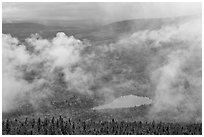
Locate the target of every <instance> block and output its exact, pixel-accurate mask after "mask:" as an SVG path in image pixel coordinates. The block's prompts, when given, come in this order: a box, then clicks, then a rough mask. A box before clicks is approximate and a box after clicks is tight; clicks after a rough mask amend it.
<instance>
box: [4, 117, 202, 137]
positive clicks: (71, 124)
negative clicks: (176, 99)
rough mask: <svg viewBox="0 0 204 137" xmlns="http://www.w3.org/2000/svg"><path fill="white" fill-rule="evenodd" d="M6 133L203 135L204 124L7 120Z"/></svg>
mask: <svg viewBox="0 0 204 137" xmlns="http://www.w3.org/2000/svg"><path fill="white" fill-rule="evenodd" d="M2 134H3V135H202V123H193V124H190V123H165V122H156V121H151V122H142V121H133V122H127V121H116V120H115V119H112V120H111V121H92V120H86V121H82V120H80V119H78V120H75V121H73V120H72V119H70V118H63V117H62V116H60V117H57V118H56V117H52V118H40V117H39V118H37V119H35V118H33V119H28V118H25V119H24V120H18V119H12V120H11V119H6V120H3V122H2Z"/></svg>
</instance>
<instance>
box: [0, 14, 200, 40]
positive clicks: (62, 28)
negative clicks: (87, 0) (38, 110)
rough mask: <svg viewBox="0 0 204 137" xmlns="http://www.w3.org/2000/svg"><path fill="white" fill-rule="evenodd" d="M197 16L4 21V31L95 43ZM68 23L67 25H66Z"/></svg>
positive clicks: (23, 36)
mask: <svg viewBox="0 0 204 137" xmlns="http://www.w3.org/2000/svg"><path fill="white" fill-rule="evenodd" d="M196 17H200V15H197V16H184V17H175V18H152V19H151V18H150V19H149V18H148V19H134V20H124V21H119V22H113V23H111V24H107V25H87V24H85V25H83V23H73V22H72V23H63V25H61V24H60V21H59V23H56V22H55V23H51V25H45V24H40V23H30V22H22V23H19V22H18V23H3V24H2V33H5V34H11V35H12V36H14V37H17V38H19V39H20V40H24V39H25V38H27V37H29V36H30V35H31V34H35V33H39V34H40V35H41V36H42V37H44V38H52V37H54V36H55V35H56V33H57V32H65V33H66V34H67V35H68V36H70V35H73V36H75V37H76V38H79V39H88V40H90V41H92V42H95V43H99V44H100V43H101V42H103V43H107V42H112V41H115V40H117V39H118V38H120V37H121V36H123V35H128V34H131V33H133V32H136V31H141V30H146V29H148V30H154V29H159V28H161V27H162V26H165V25H171V24H175V23H181V22H184V21H186V20H189V19H191V18H196ZM66 24H67V25H66Z"/></svg>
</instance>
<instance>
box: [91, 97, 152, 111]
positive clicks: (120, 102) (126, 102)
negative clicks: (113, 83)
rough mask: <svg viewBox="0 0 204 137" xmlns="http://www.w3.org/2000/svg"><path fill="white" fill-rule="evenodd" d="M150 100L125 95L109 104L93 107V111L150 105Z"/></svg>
mask: <svg viewBox="0 0 204 137" xmlns="http://www.w3.org/2000/svg"><path fill="white" fill-rule="evenodd" d="M151 103H152V100H151V99H149V98H148V97H140V96H135V95H127V96H121V97H119V98H116V99H115V100H113V101H112V102H110V103H109V104H104V105H101V106H97V107H94V108H93V109H94V110H100V109H115V108H130V107H135V106H140V105H144V104H151Z"/></svg>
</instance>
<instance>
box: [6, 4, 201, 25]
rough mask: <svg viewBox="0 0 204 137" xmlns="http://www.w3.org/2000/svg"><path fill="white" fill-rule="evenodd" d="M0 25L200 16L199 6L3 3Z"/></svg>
mask: <svg viewBox="0 0 204 137" xmlns="http://www.w3.org/2000/svg"><path fill="white" fill-rule="evenodd" d="M2 7H3V10H2V18H3V21H16V20H18V21H30V20H40V21H43V20H50V19H51V20H89V21H99V22H100V21H102V22H113V21H118V20H125V19H133V18H155V17H156V18H157V17H169V16H170V17H172V16H182V15H192V14H201V12H202V4H201V3H42V2H38V3H30V2H29V3H3V6H2Z"/></svg>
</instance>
